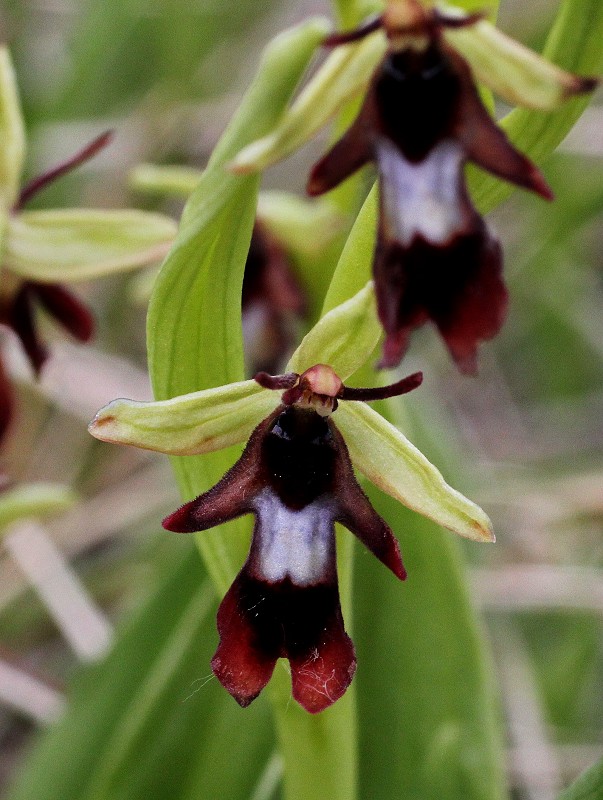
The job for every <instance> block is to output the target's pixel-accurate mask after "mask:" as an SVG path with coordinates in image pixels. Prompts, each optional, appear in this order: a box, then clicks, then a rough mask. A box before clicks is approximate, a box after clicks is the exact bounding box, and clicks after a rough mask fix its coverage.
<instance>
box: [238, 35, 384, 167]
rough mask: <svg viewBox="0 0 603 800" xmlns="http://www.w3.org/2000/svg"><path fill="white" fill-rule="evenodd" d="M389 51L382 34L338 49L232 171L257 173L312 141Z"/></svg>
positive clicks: (365, 84)
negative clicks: (386, 51) (269, 131)
mask: <svg viewBox="0 0 603 800" xmlns="http://www.w3.org/2000/svg"><path fill="white" fill-rule="evenodd" d="M385 49H386V44H385V37H384V36H383V34H381V33H376V34H374V35H372V36H367V37H366V38H365V39H363V40H362V41H360V42H359V43H355V44H350V45H346V46H344V47H338V48H336V49H335V50H334V51H333V52H332V53H331V54H330V55H329V56H328V58H327V59H326V61H325V62H324V64H323V65H322V66H321V67H320V69H319V70H318V71H317V73H316V74H315V75H314V77H313V78H312V79H311V80H310V81H309V83H308V84H307V85H306V86H305V87H304V89H303V90H302V92H301V93H300V95H299V97H298V98H297V99H296V100H295V102H294V103H293V104H292V106H291V107H290V108H289V109H288V110H287V111H286V113H285V114H284V115H283V117H282V118H281V119H280V120H279V122H278V124H277V126H276V127H275V128H274V130H272V131H271V133H269V134H268V136H265V137H264V138H263V139H260V140H258V141H255V142H253V143H252V144H250V145H248V146H247V147H246V148H245V149H244V150H242V151H241V152H240V153H239V154H238V155H237V157H236V158H235V160H234V161H233V162H232V164H231V168H232V169H233V170H234V171H235V172H238V173H247V172H257V171H259V170H262V169H265V168H266V167H267V166H269V165H270V164H274V163H275V162H276V161H280V160H281V159H283V158H285V157H286V156H288V155H290V154H291V153H293V152H294V151H295V150H297V149H298V147H301V146H302V145H303V144H305V143H306V142H307V141H309V140H310V139H311V138H312V137H313V136H314V134H315V133H316V132H317V131H318V130H320V129H321V128H322V127H323V125H326V123H327V122H328V121H329V120H330V119H332V118H333V117H334V116H335V114H336V113H337V112H338V111H340V110H341V109H342V108H343V106H344V105H345V104H346V103H347V102H348V101H349V100H351V99H352V98H353V97H355V96H356V95H359V94H361V93H362V92H363V91H364V90H365V89H366V87H367V86H368V84H369V82H370V80H371V77H372V74H373V71H374V69H375V67H376V66H377V64H378V63H379V61H380V60H381V58H382V57H383V55H384V53H385Z"/></svg>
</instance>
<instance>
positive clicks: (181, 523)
mask: <svg viewBox="0 0 603 800" xmlns="http://www.w3.org/2000/svg"><path fill="white" fill-rule="evenodd" d="M161 524H162V525H163V527H164V528H165V529H166V531H172V532H173V533H193V532H194V531H196V530H197V529H198V526H197V523H196V521H195V520H194V519H193V517H192V515H191V513H190V503H185V505H183V506H181V507H180V508H179V509H178V510H177V511H174V512H173V513H172V514H168V516H167V517H166V518H165V519H164V520H163V521H162V523H161Z"/></svg>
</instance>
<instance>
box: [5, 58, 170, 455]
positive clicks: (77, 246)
mask: <svg viewBox="0 0 603 800" xmlns="http://www.w3.org/2000/svg"><path fill="white" fill-rule="evenodd" d="M0 133H1V135H2V145H3V146H2V150H1V151H0V279H1V284H0V325H4V326H6V327H8V328H11V329H12V330H13V331H14V332H15V333H16V335H17V336H18V338H19V340H20V341H21V344H22V345H23V348H24V350H25V352H26V354H27V356H28V358H29V361H30V363H31V365H32V368H33V370H34V372H35V374H36V375H38V374H39V372H40V369H41V368H42V366H43V364H44V362H45V360H46V358H47V355H48V353H47V349H46V347H45V345H44V343H43V342H42V340H41V338H40V336H39V334H38V331H37V328H36V320H35V309H34V304H39V305H40V306H41V307H42V308H43V309H44V310H45V311H46V312H48V313H49V314H50V315H51V316H52V317H53V318H54V319H55V320H56V321H57V322H59V323H60V324H61V325H62V326H63V327H64V328H65V329H66V330H67V331H68V332H69V333H71V334H72V335H73V336H74V337H75V338H76V339H78V340H80V341H83V342H85V341H88V340H89V339H90V338H91V336H92V334H93V329H94V320H93V317H92V314H91V312H90V311H89V309H88V308H87V307H86V306H85V305H84V304H83V303H82V302H81V301H80V300H79V299H78V298H77V297H76V296H75V295H74V294H72V293H71V292H70V291H69V290H68V289H67V288H65V286H63V285H62V284H63V283H73V282H77V281H83V280H89V279H92V278H96V277H100V276H102V275H108V274H112V273H115V272H119V271H123V270H128V269H133V268H135V267H140V266H144V265H146V264H150V263H153V262H155V261H159V260H161V259H162V258H163V257H164V256H165V254H166V253H167V251H168V250H169V247H170V246H171V243H172V241H173V239H174V237H175V235H176V230H177V225H176V223H175V221H174V220H172V219H170V218H169V217H165V216H163V215H161V214H154V213H149V212H144V211H136V210H131V209H127V210H92V209H61V210H53V211H26V210H24V206H25V205H26V204H27V202H28V201H29V200H31V198H32V197H34V196H35V195H36V194H37V193H38V192H40V191H42V190H43V189H44V188H46V187H47V186H48V185H49V184H50V183H52V182H54V181H55V180H57V179H58V178H60V177H62V176H63V175H65V174H66V173H68V172H70V171H71V170H73V169H74V168H76V167H78V166H79V165H80V164H82V163H84V162H85V161H87V160H88V159H90V158H92V157H93V156H94V155H96V153H98V152H99V150H101V149H102V148H103V147H105V146H106V145H107V144H108V143H109V142H110V141H111V138H112V136H113V134H112V132H111V131H107V132H105V133H103V134H101V135H100V136H98V137H97V138H96V139H94V140H93V141H92V142H91V143H90V144H88V145H87V146H86V147H84V148H83V149H82V150H81V151H79V152H78V153H76V154H75V155H74V156H73V157H71V158H69V159H67V160H66V161H64V162H62V163H61V164H59V165H57V166H56V167H54V168H52V169H50V170H48V171H46V172H45V173H43V174H42V175H40V176H38V177H37V178H34V179H33V180H31V181H29V182H28V183H27V184H26V185H25V186H24V187H23V188H20V181H21V173H22V168H23V162H24V159H25V149H26V142H25V132H24V125H23V117H22V113H21V108H20V103H19V96H18V89H17V85H16V81H15V76H14V72H13V67H12V63H11V60H10V55H9V52H8V50H7V48H6V47H0ZM12 409H13V392H12V388H11V385H10V382H9V379H8V376H7V375H6V372H5V368H4V365H3V364H2V361H1V359H0V441H1V440H2V438H3V436H4V435H5V433H6V430H7V428H8V425H9V424H10V421H11V417H12Z"/></svg>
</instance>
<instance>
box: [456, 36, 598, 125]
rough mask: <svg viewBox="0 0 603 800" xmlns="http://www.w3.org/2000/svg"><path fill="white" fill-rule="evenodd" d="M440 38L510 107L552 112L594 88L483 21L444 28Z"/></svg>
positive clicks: (590, 81)
mask: <svg viewBox="0 0 603 800" xmlns="http://www.w3.org/2000/svg"><path fill="white" fill-rule="evenodd" d="M444 38H445V39H446V40H447V41H448V43H449V44H450V45H452V47H454V49H455V50H457V51H458V52H459V53H460V54H461V55H462V56H463V57H464V58H465V59H466V60H467V61H468V62H469V64H470V65H471V68H472V70H473V72H474V74H475V77H476V79H477V80H478V81H479V82H480V83H483V84H485V85H486V86H488V87H489V88H490V89H492V91H494V92H496V94H498V95H500V96H501V97H502V98H504V99H505V100H507V102H509V103H511V104H513V105H518V106H524V107H525V108H533V109H539V110H541V111H553V110H554V109H556V108H558V107H559V106H560V105H561V104H562V103H563V102H564V101H565V100H567V99H569V98H570V97H573V96H574V95H576V94H583V93H585V92H588V91H592V90H593V89H594V88H595V86H596V81H593V80H592V79H588V78H586V79H585V78H580V77H579V76H577V75H573V74H572V73H570V72H566V71H565V70H563V69H561V68H560V67H557V66H555V64H552V63H551V62H550V61H547V60H546V59H545V58H543V57H542V56H540V55H538V53H535V52H534V51H533V50H530V49H529V48H528V47H524V46H523V45H522V44H520V43H519V42H517V41H515V39H511V37H509V36H507V35H506V34H504V33H503V32H502V31H500V30H498V29H497V28H496V27H495V26H494V25H492V24H491V23H490V22H487V21H486V20H480V21H479V22H477V23H476V24H475V25H471V26H469V27H466V28H448V29H444Z"/></svg>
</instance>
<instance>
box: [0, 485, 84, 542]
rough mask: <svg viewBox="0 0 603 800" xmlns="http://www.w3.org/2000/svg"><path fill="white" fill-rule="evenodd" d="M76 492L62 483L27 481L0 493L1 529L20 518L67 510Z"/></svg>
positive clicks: (47, 514) (73, 500)
mask: <svg viewBox="0 0 603 800" xmlns="http://www.w3.org/2000/svg"><path fill="white" fill-rule="evenodd" d="M75 500H76V496H75V493H74V492H73V490H72V489H70V488H69V487H68V486H62V485H61V484H60V483H26V484H23V485H21V486H16V487H15V488H14V489H6V490H5V491H3V492H2V493H0V530H1V529H2V528H6V526H7V525H11V524H12V523H13V522H16V521H17V520H19V519H26V518H28V517H46V516H50V515H51V514H58V513H60V512H61V511H66V510H67V509H68V508H69V507H70V506H72V505H73V503H74V502H75Z"/></svg>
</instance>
